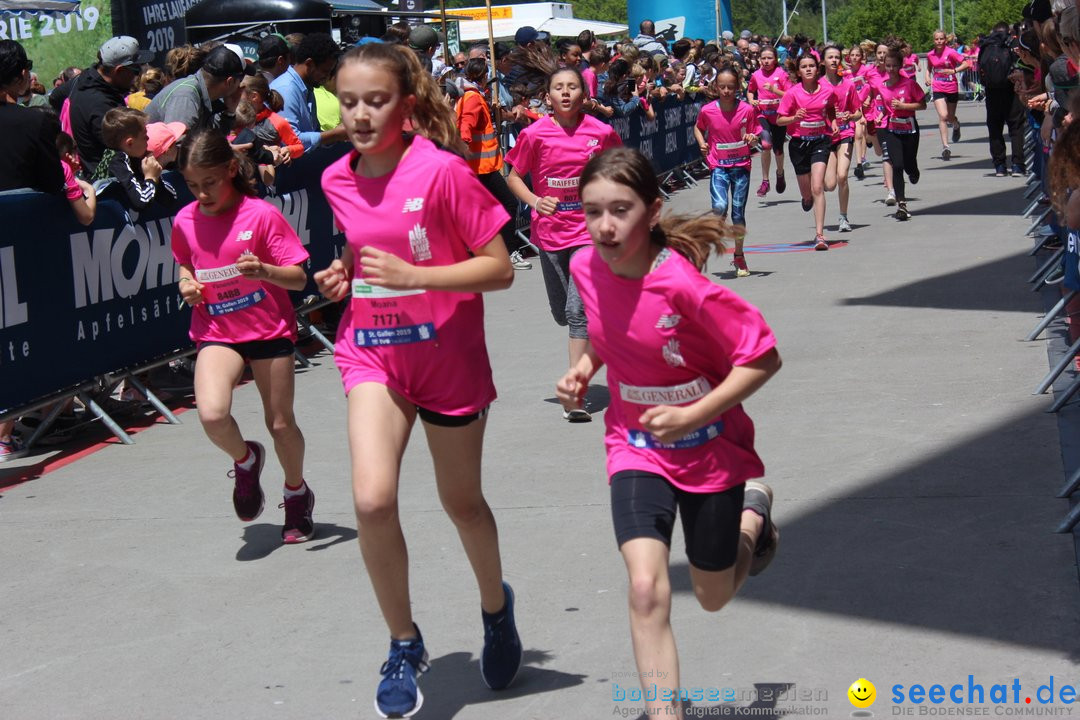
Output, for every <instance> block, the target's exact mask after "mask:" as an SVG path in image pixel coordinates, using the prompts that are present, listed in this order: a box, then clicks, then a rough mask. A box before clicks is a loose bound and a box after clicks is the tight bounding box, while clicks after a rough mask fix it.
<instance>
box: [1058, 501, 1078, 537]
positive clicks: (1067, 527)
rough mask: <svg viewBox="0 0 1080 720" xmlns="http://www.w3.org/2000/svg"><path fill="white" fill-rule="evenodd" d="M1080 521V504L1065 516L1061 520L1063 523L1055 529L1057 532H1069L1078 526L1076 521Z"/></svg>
mask: <svg viewBox="0 0 1080 720" xmlns="http://www.w3.org/2000/svg"><path fill="white" fill-rule="evenodd" d="M1078 522H1080V505H1077V506H1076V507H1074V508H1073V509H1072V510H1070V511H1069V513H1068V514H1067V515H1066V516H1065V519H1064V520H1062V521H1061V524H1060V525H1058V526H1057V529H1056V530H1054V532H1056V533H1069V532H1072V529H1073V528H1074V527H1075V526H1076V523H1078Z"/></svg>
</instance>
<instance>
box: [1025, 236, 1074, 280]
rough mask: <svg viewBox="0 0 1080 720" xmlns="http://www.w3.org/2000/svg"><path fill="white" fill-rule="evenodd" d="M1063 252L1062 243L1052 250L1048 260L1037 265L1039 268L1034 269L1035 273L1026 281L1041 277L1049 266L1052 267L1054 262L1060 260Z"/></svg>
mask: <svg viewBox="0 0 1080 720" xmlns="http://www.w3.org/2000/svg"><path fill="white" fill-rule="evenodd" d="M1064 254H1065V246H1064V245H1063V246H1061V247H1059V248H1058V249H1057V250H1055V251H1054V254H1053V255H1051V256H1050V259H1049V260H1047V261H1046V262H1044V263H1043V264H1042V265H1040V266H1039V269H1038V270H1036V271H1035V274H1034V275H1032V276H1031V277H1029V278H1028V282H1029V283H1033V282H1035V281H1036V280H1038V279H1039V278H1041V277H1043V276H1044V275H1045V274H1046V273H1047V272H1048V271H1049V270H1050V268H1052V267H1053V265H1054V263H1056V262H1057V261H1059V260H1061V257H1062V256H1063V255H1064Z"/></svg>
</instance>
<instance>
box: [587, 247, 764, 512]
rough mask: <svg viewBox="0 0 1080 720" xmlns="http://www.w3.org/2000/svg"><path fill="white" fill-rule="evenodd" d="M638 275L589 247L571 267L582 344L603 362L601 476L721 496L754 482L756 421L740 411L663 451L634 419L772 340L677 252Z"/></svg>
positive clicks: (735, 299) (694, 392)
mask: <svg viewBox="0 0 1080 720" xmlns="http://www.w3.org/2000/svg"><path fill="white" fill-rule="evenodd" d="M665 252H668V253H669V254H668V257H667V259H665V260H664V261H663V262H662V263H660V265H659V266H658V267H656V268H655V269H654V270H652V271H651V272H650V273H649V274H648V275H646V276H645V277H644V278H641V279H637V280H631V279H627V278H622V277H619V276H618V275H615V274H614V273H613V272H611V269H610V268H609V267H608V265H607V263H605V262H604V261H603V259H602V258H601V257H600V256H599V254H597V253H596V252H595V250H594V249H593V248H592V247H587V248H583V249H582V250H580V251H579V252H578V253H577V254H575V255H574V258H573V259H572V260H571V261H570V271H571V273H572V275H573V277H574V284H575V285H576V286H577V288H578V292H580V293H581V299H582V300H583V301H584V303H585V314H586V316H587V317H588V319H589V340H590V342H591V343H592V346H593V348H594V350H595V351H596V353H597V355H599V356H600V359H601V360H603V361H604V363H605V364H606V365H607V380H608V388H609V389H610V392H611V405H610V406H609V407H608V409H607V412H606V413H605V414H604V421H605V424H606V433H605V437H604V445H605V446H606V448H607V471H608V476H609V477H610V476H611V475H614V474H615V473H617V472H620V471H622V470H643V471H646V472H653V473H656V474H658V475H661V476H663V477H665V478H667V479H668V480H669V481H670V482H671V484H672V485H674V486H676V487H679V488H682V489H684V490H687V491H690V492H701V493H704V492H718V491H722V490H726V489H728V488H730V487H734V486H736V485H740V484H742V483H744V482H746V481H747V480H749V479H751V478H755V477H761V476H762V475H764V473H765V467H764V465H763V464H762V462H761V459H760V458H759V457H758V455H757V453H756V452H755V451H754V424H753V422H751V420H750V417H749V416H748V415H747V414H746V412H745V411H744V410H743V408H742V405H737V406H735V407H733V408H731V409H730V410H728V411H727V412H725V413H723V414H722V415H720V416H718V417H716V418H713V419H712V420H711V421H710V422H709V423H708V424H707V425H705V426H704V427H703V428H701V429H700V430H697V431H695V432H693V433H691V434H689V435H687V436H685V437H683V438H682V439H680V440H678V441H676V442H675V443H668V444H667V445H661V444H660V443H658V441H657V440H656V439H655V437H653V435H652V434H651V433H649V432H647V431H645V430H643V429H642V428H641V425H640V423H639V422H638V418H639V417H640V416H641V414H642V413H643V412H644V411H645V410H647V409H648V408H650V407H655V406H657V405H686V404H689V403H691V402H693V401H695V400H697V399H699V398H701V397H703V396H704V395H706V394H707V393H708V392H709V391H710V390H712V389H713V388H715V387H716V386H717V385H719V384H720V383H721V382H723V380H724V378H726V377H727V376H728V373H730V372H731V369H732V367H734V366H736V365H745V364H747V363H749V362H752V361H753V360H756V359H757V358H760V357H761V356H763V355H764V354H765V353H767V352H768V351H769V350H771V349H772V348H773V347H774V346H775V345H776V339H775V338H774V337H773V334H772V331H771V330H770V329H769V327H768V325H766V324H765V320H764V319H763V318H762V317H761V313H760V312H758V310H757V308H755V307H754V306H752V305H750V304H749V303H748V302H746V301H745V300H743V299H742V298H740V297H739V296H738V295H736V294H735V293H734V292H732V291H731V290H729V289H727V288H726V287H724V286H722V285H717V284H715V283H713V282H712V281H711V280H709V279H708V278H706V277H705V276H704V275H702V274H701V273H700V272H698V270H697V268H695V267H694V266H693V265H692V264H691V263H690V262H689V261H688V260H686V259H685V258H684V257H682V256H681V255H679V254H678V253H677V252H674V251H665Z"/></svg>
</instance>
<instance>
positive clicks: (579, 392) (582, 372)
mask: <svg viewBox="0 0 1080 720" xmlns="http://www.w3.org/2000/svg"><path fill="white" fill-rule="evenodd" d="M1077 194H1078V195H1080V193H1077ZM603 366H604V361H603V360H601V359H600V357H599V356H598V355H597V354H596V351H594V350H593V346H592V343H589V344H587V345H586V346H585V354H584V355H582V356H581V359H580V360H578V362H577V365H575V366H574V367H572V368H570V369H569V370H567V371H566V374H565V375H563V376H562V378H560V379H559V382H557V383H556V384H555V396H556V397H557V398H558V399H559V402H560V403H562V406H563V409H564V410H576V409H579V408H581V407H583V405H584V402H585V393H586V392H587V391H588V389H589V381H590V380H592V378H593V376H594V375H596V373H597V371H598V370H599V369H600V368H601V367H603Z"/></svg>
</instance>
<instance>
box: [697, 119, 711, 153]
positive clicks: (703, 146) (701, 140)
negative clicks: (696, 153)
mask: <svg viewBox="0 0 1080 720" xmlns="http://www.w3.org/2000/svg"><path fill="white" fill-rule="evenodd" d="M694 139H695V140H697V144H698V148H699V149H700V150H701V154H702V155H705V154H706V153H708V152H709V145H708V143H706V142H705V136H704V135H703V134H702V132H701V128H699V127H698V126H697V125H695V126H694Z"/></svg>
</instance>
